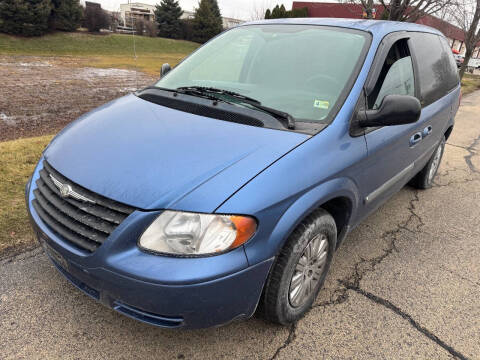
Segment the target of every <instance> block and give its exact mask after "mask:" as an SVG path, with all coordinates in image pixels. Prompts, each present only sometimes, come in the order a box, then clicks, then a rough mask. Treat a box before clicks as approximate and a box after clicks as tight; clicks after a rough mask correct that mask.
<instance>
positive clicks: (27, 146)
mask: <svg viewBox="0 0 480 360" xmlns="http://www.w3.org/2000/svg"><path fill="white" fill-rule="evenodd" d="M51 138H52V136H41V137H36V138H30V139H20V140H14V141H7V142H0V164H2V165H1V170H0V204H1V206H0V229H1V230H0V258H2V256H4V255H8V254H10V253H14V252H18V251H19V250H23V249H28V248H31V247H33V246H35V242H34V239H33V236H32V232H31V230H30V223H29V221H28V217H27V213H26V209H25V197H24V189H25V184H26V183H27V180H28V178H29V176H30V175H31V174H32V172H33V169H34V167H35V164H36V163H37V161H38V159H39V157H40V154H41V153H42V150H43V149H44V148H45V146H47V144H48V142H49V141H50V139H51Z"/></svg>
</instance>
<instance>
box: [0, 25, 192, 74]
mask: <svg viewBox="0 0 480 360" xmlns="http://www.w3.org/2000/svg"><path fill="white" fill-rule="evenodd" d="M198 46H199V44H197V43H193V42H189V41H183V40H171V39H164V38H150V37H146V36H135V49H136V54H137V59H136V61H135V57H134V52H133V37H132V35H122V34H108V35H92V34H88V33H81V32H77V33H62V32H58V33H55V34H51V35H45V36H42V37H38V38H37V37H34V38H22V37H16V36H9V35H5V34H0V54H3V55H20V56H28V55H35V56H63V57H66V58H72V57H73V58H75V59H78V65H80V66H92V67H103V68H109V67H116V68H126V69H132V68H134V67H135V66H138V69H139V70H141V71H144V72H146V73H149V74H152V75H158V73H159V71H160V67H161V66H162V64H163V63H165V62H168V63H170V64H171V65H172V66H174V65H176V64H177V63H178V62H179V61H180V60H181V59H183V58H184V57H185V56H186V55H188V54H190V53H191V52H192V51H194V50H195V49H196V48H198Z"/></svg>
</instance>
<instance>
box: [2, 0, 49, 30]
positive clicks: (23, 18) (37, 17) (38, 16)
mask: <svg viewBox="0 0 480 360" xmlns="http://www.w3.org/2000/svg"><path fill="white" fill-rule="evenodd" d="M51 11H52V2H51V0H1V1H0V32H4V33H8V34H15V35H24V36H39V35H43V34H45V33H46V32H47V31H48V20H49V16H50V12H51Z"/></svg>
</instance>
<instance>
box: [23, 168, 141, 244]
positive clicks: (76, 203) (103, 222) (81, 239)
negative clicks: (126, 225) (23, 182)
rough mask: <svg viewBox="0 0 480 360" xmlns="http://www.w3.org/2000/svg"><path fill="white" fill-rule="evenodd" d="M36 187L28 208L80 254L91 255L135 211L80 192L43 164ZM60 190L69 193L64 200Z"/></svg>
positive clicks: (111, 201)
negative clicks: (62, 188) (63, 188)
mask: <svg viewBox="0 0 480 360" xmlns="http://www.w3.org/2000/svg"><path fill="white" fill-rule="evenodd" d="M36 184H37V188H36V189H35V190H34V191H33V194H34V197H35V198H34V199H33V201H32V204H33V207H34V208H35V211H36V212H37V214H38V216H39V217H40V218H41V219H42V220H43V221H44V222H45V224H47V225H48V227H49V228H50V229H51V230H52V231H54V232H55V233H57V234H58V235H59V236H60V237H62V238H63V239H64V240H66V241H68V242H70V243H71V244H73V245H74V246H76V247H77V248H79V249H81V250H84V251H88V252H94V251H95V250H96V249H97V248H98V247H99V246H100V245H101V244H102V243H103V242H104V241H105V240H106V239H107V237H108V236H109V235H110V234H111V233H112V232H113V230H115V228H116V227H117V226H118V225H120V224H121V222H122V221H123V220H125V218H126V217H127V216H128V215H130V214H131V213H132V212H133V211H134V210H135V209H134V208H132V207H130V206H127V205H124V204H121V203H118V202H116V201H113V200H110V199H107V198H105V197H103V196H100V195H98V194H95V193H93V192H91V191H89V190H87V189H85V188H82V187H81V186H79V185H77V184H75V183H73V182H72V181H70V180H68V179H67V178H65V177H64V176H63V175H61V174H60V173H59V172H58V171H56V170H55V169H53V168H52V167H51V166H50V165H49V164H48V163H47V162H46V161H44V162H43V169H42V170H40V177H39V178H38V180H37V181H36ZM62 186H65V187H66V188H67V189H69V190H70V192H69V195H68V196H62V193H61V189H60V188H61V187H62ZM67 192H68V191H67ZM64 195H65V194H64Z"/></svg>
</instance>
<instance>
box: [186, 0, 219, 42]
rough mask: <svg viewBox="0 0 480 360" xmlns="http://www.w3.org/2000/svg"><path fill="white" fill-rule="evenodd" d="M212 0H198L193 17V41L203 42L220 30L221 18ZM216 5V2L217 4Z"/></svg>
mask: <svg viewBox="0 0 480 360" xmlns="http://www.w3.org/2000/svg"><path fill="white" fill-rule="evenodd" d="M212 1H215V3H216V0H200V3H199V4H198V8H197V9H196V10H195V17H194V19H193V30H194V41H197V42H200V43H204V42H207V41H208V40H210V39H211V38H212V37H214V36H216V35H217V34H219V33H220V32H222V30H223V27H222V18H221V17H219V16H218V15H219V14H220V11H218V13H217V12H216V10H215V9H214V8H212ZM217 6H218V4H217Z"/></svg>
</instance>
